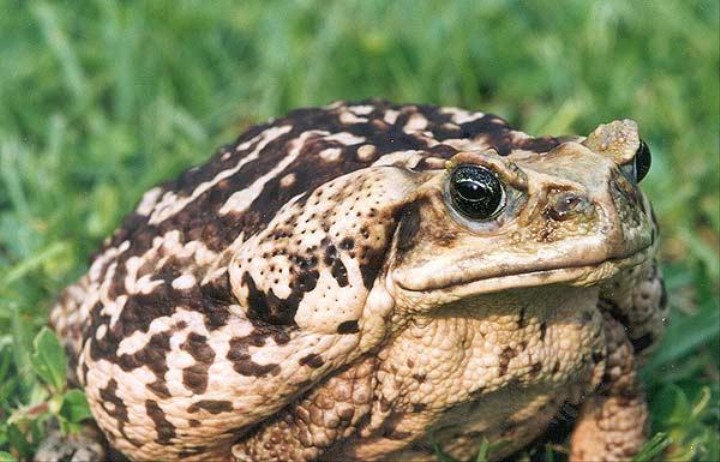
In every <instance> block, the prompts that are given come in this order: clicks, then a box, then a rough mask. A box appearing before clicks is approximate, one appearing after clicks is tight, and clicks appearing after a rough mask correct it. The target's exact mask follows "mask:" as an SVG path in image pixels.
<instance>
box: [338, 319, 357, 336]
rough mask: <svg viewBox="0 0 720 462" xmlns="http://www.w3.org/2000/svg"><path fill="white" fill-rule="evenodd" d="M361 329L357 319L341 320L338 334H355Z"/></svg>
mask: <svg viewBox="0 0 720 462" xmlns="http://www.w3.org/2000/svg"><path fill="white" fill-rule="evenodd" d="M359 330H360V329H359V327H358V322H357V320H353V321H344V322H341V323H340V324H338V327H337V333H338V334H355V333H357V332H359Z"/></svg>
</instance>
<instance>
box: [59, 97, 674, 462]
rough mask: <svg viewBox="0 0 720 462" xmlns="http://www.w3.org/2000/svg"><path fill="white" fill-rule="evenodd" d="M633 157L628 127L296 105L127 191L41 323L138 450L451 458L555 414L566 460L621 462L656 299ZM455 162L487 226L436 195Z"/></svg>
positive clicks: (184, 455)
mask: <svg viewBox="0 0 720 462" xmlns="http://www.w3.org/2000/svg"><path fill="white" fill-rule="evenodd" d="M638 146H639V138H638V134H637V127H636V126H635V124H634V123H633V122H631V121H617V122H613V123H612V124H608V125H602V126H600V127H599V128H598V129H597V130H596V131H595V132H593V133H592V134H590V135H589V136H588V137H587V138H582V137H565V138H551V137H544V138H533V137H530V136H528V135H526V134H524V133H522V132H519V131H515V130H513V129H512V128H510V127H509V125H508V124H507V123H506V122H505V121H503V120H502V119H500V118H498V117H497V116H494V115H490V114H483V113H479V112H470V111H465V110H462V109H457V108H441V107H435V106H422V105H417V106H416V105H404V106H400V105H393V104H390V103H387V102H384V101H366V102H361V103H356V104H345V103H335V104H333V105H331V106H328V107H326V108H318V109H301V110H297V111H294V112H292V113H290V114H289V115H287V116H286V117H284V118H280V119H276V120H274V121H272V122H270V123H268V124H266V125H260V126H256V127H252V128H250V129H249V130H248V131H246V132H245V133H244V134H243V135H242V136H241V137H240V138H239V139H238V140H237V141H236V142H235V143H233V144H231V145H228V146H225V147H224V148H222V149H221V150H220V151H219V152H218V153H217V154H216V155H215V156H214V157H213V158H212V159H210V160H209V161H208V162H207V163H206V164H204V165H202V166H200V167H196V168H192V169H190V170H188V171H186V172H185V173H183V174H182V175H181V176H180V177H179V178H178V179H176V180H174V181H171V182H167V183H165V184H162V185H160V186H157V187H155V188H152V189H151V190H150V191H148V192H147V193H146V194H145V195H144V196H143V198H142V200H141V201H140V204H139V205H138V207H137V209H136V210H135V212H133V213H131V214H130V215H128V216H127V217H126V218H125V220H124V222H123V225H122V226H121V227H120V228H119V229H118V230H117V231H116V232H115V233H114V235H113V236H112V237H111V238H109V239H108V240H107V241H106V242H105V243H104V244H103V247H102V248H101V249H100V251H99V252H98V253H97V255H96V256H95V257H94V258H93V263H92V266H91V267H90V270H89V272H88V273H87V275H85V276H84V277H83V278H82V279H81V280H80V281H78V283H77V284H75V285H73V286H71V287H69V288H68V289H66V290H65V291H64V292H63V294H62V295H61V297H60V298H59V301H58V303H57V305H56V306H55V308H54V310H53V312H52V315H51V323H52V325H53V327H54V328H55V329H56V330H57V331H58V333H59V334H60V335H61V336H62V337H63V338H64V339H65V341H66V346H67V349H68V351H69V353H70V357H71V366H72V368H73V372H74V374H75V375H76V377H75V381H76V382H77V383H78V385H80V386H82V387H83V388H84V389H85V391H86V393H87V396H88V399H89V402H90V405H91V408H92V411H93V414H94V417H95V419H96V421H97V424H98V426H99V427H100V428H101V429H102V431H103V432H104V434H105V436H106V437H107V439H108V440H109V442H110V444H111V445H112V446H113V447H114V448H116V449H118V450H120V451H122V452H123V453H125V454H126V455H127V456H129V457H131V458H133V459H163V460H178V459H187V460H207V459H208V458H222V459H227V458H231V457H234V458H235V459H237V460H278V461H279V460H300V461H302V460H312V459H325V460H338V459H343V460H349V459H356V460H377V459H384V458H389V459H403V460H409V459H417V460H428V459H433V457H434V452H433V451H432V449H431V446H430V445H429V444H428V440H427V437H428V435H429V434H432V435H433V437H434V438H435V441H436V442H437V443H438V444H439V445H440V446H441V447H442V448H443V450H445V451H447V452H448V453H450V454H452V455H454V456H455V457H459V458H469V457H472V456H473V454H474V453H475V452H476V451H477V449H478V447H479V444H480V442H481V441H482V440H483V439H488V440H489V441H491V442H494V443H495V442H499V441H502V440H508V441H512V443H511V444H506V445H504V446H502V448H501V449H498V450H497V451H494V452H493V453H492V457H493V458H498V457H504V456H507V455H509V454H511V453H512V452H513V451H516V450H518V449H520V448H522V447H523V446H524V445H527V444H529V443H531V442H532V441H533V440H534V439H536V438H538V437H540V436H541V435H542V433H543V431H544V429H545V428H547V427H548V426H549V425H551V424H552V423H553V422H554V421H555V416H556V415H557V414H558V413H561V412H562V409H564V408H563V406H573V405H576V406H581V417H580V426H579V427H578V430H577V431H576V432H575V434H574V436H573V457H574V458H575V459H576V460H580V459H582V458H583V457H586V456H587V455H588V454H590V453H593V455H597V457H598V460H600V459H604V460H613V459H614V458H616V457H620V458H622V457H630V456H631V455H632V454H633V453H634V451H636V450H637V448H638V447H639V445H640V444H642V441H643V438H644V434H643V432H642V429H643V428H644V425H645V420H646V412H645V407H644V406H645V404H644V398H643V397H642V393H641V388H640V385H639V384H638V383H637V382H636V380H635V372H634V371H635V367H636V363H637V361H636V360H635V359H634V358H635V356H636V355H637V357H638V359H639V360H640V361H642V359H643V358H644V357H645V356H646V355H647V352H648V351H650V350H651V347H652V346H653V345H654V344H655V343H656V341H657V339H658V338H659V335H660V334H661V332H662V330H663V328H664V324H665V322H666V319H665V315H666V313H665V307H666V305H667V303H666V302H667V297H666V294H665V292H664V289H663V286H662V279H661V276H660V274H659V272H658V271H657V268H656V265H655V263H654V261H653V255H654V249H655V245H656V238H657V230H656V226H655V224H654V218H653V216H652V210H651V207H650V205H649V203H648V202H647V199H646V198H645V197H644V196H643V194H642V192H641V191H640V190H639V189H638V187H637V184H636V181H635V179H634V178H633V177H632V168H631V167H632V162H633V159H634V155H635V151H636V150H637V148H638ZM461 164H463V165H465V164H467V165H476V166H482V167H483V168H486V169H489V170H490V171H492V172H493V174H494V175H496V176H497V177H498V179H499V181H500V183H501V184H502V188H503V190H504V199H503V202H502V209H501V210H500V211H499V213H498V214H497V215H496V216H493V217H492V218H491V219H488V220H470V219H468V218H466V217H464V216H463V215H462V213H459V212H458V210H455V209H454V205H453V204H452V203H450V202H449V201H448V200H447V197H448V193H447V191H448V188H450V187H452V186H451V184H450V181H451V180H450V176H451V172H452V170H453V168H454V167H455V166H457V165H461ZM618 336H619V337H618ZM630 395H632V396H630ZM590 396H592V398H589V397H590ZM629 396H630V397H629ZM618 399H620V401H622V399H625V400H631V401H632V406H631V407H632V409H633V410H630V411H627V412H619V411H616V407H617V406H618V403H619V401H618ZM623 402H625V401H623ZM628 402H629V401H628ZM583 403H584V404H583ZM621 404H622V403H621ZM593 426H595V427H597V428H600V429H601V430H602V431H594V430H586V429H590V428H595V427H593ZM627 427H633V428H636V429H640V430H639V431H637V432H635V433H627V432H625V433H624V434H625V436H624V437H623V438H624V439H623V440H622V449H621V450H616V449H613V448H612V444H611V443H612V442H613V441H615V440H614V439H613V438H617V436H616V435H617V434H618V431H621V430H622V429H625V428H627ZM622 431H624V430H622ZM622 431H621V432H622ZM597 448H600V449H597Z"/></svg>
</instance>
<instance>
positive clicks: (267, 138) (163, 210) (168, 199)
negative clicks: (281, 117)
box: [149, 125, 292, 225]
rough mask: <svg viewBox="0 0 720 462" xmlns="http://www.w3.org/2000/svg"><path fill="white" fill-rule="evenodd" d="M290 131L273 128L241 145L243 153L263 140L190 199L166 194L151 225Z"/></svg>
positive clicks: (197, 190) (182, 205)
mask: <svg viewBox="0 0 720 462" xmlns="http://www.w3.org/2000/svg"><path fill="white" fill-rule="evenodd" d="M290 130H292V126H290V125H283V126H281V127H272V128H269V129H267V130H264V131H263V132H262V133H260V134H259V135H257V136H256V137H254V138H253V139H251V140H248V141H246V142H245V143H242V144H240V145H239V146H238V147H237V151H243V150H245V149H247V148H249V147H250V146H252V144H253V143H255V142H257V141H258V140H261V141H260V142H259V143H258V145H257V146H256V147H255V149H253V151H252V152H251V153H249V154H247V155H246V156H244V157H242V158H241V159H240V161H239V162H238V163H237V165H235V167H233V168H230V169H227V170H223V171H221V172H219V173H218V174H217V175H215V177H214V178H213V179H211V180H209V181H205V182H202V183H200V184H199V185H198V187H197V188H195V190H193V192H192V194H191V195H190V196H188V197H183V198H178V197H177V196H176V195H175V194H173V193H170V192H168V193H165V194H164V195H163V199H162V201H161V202H160V203H159V204H158V205H157V206H156V207H155V210H154V212H153V213H152V215H151V216H150V220H149V223H150V224H153V225H154V224H158V223H161V222H163V221H165V220H167V219H168V218H170V217H172V216H173V215H175V214H176V213H178V212H179V211H181V210H182V209H184V208H185V207H187V205H188V204H189V203H191V202H193V201H194V200H195V199H197V198H198V197H200V195H201V194H202V193H204V192H205V191H207V190H209V189H211V188H213V187H214V186H216V185H217V184H218V183H219V182H221V181H222V180H224V179H225V178H228V177H229V176H232V175H234V174H235V173H237V172H238V171H239V170H240V169H241V168H242V166H243V165H245V164H247V163H248V162H252V161H254V160H256V159H257V158H258V156H259V155H260V152H261V151H262V150H263V149H265V146H267V145H268V144H270V143H271V142H272V141H274V140H276V139H278V138H279V137H281V136H282V135H284V134H286V133H288V132H289V131H290Z"/></svg>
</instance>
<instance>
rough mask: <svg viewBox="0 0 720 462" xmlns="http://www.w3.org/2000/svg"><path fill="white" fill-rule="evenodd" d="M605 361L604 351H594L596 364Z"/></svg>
mask: <svg viewBox="0 0 720 462" xmlns="http://www.w3.org/2000/svg"><path fill="white" fill-rule="evenodd" d="M603 359H605V354H604V353H603V352H602V351H593V354H592V360H593V362H594V363H595V364H597V363H599V362H600V361H602V360H603Z"/></svg>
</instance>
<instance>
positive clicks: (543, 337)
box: [540, 321, 547, 342]
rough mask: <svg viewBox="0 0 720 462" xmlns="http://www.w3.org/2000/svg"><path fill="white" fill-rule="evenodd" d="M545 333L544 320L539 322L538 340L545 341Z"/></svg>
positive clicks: (545, 325) (545, 324)
mask: <svg viewBox="0 0 720 462" xmlns="http://www.w3.org/2000/svg"><path fill="white" fill-rule="evenodd" d="M545 334H547V323H546V322H545V321H543V322H541V323H540V341H541V342H544V341H545Z"/></svg>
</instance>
